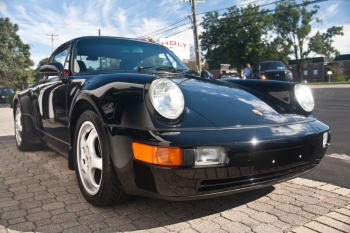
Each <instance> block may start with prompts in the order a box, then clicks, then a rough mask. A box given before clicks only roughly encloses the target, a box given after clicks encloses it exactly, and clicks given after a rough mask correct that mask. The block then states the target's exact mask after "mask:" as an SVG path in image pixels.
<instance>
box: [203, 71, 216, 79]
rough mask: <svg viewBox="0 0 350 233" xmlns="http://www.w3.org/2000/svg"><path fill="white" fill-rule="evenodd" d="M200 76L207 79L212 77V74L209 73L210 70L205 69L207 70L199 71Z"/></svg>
mask: <svg viewBox="0 0 350 233" xmlns="http://www.w3.org/2000/svg"><path fill="white" fill-rule="evenodd" d="M201 77H202V78H207V79H213V74H212V73H210V72H209V71H207V70H202V72H201Z"/></svg>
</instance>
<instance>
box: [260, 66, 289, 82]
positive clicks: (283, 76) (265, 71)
mask: <svg viewBox="0 0 350 233" xmlns="http://www.w3.org/2000/svg"><path fill="white" fill-rule="evenodd" d="M255 76H256V78H257V79H262V80H276V81H289V82H292V81H293V74H292V72H291V71H290V70H288V69H287V67H286V66H285V65H284V63H283V62H281V61H264V62H260V63H259V66H258V70H257V73H256V75H255Z"/></svg>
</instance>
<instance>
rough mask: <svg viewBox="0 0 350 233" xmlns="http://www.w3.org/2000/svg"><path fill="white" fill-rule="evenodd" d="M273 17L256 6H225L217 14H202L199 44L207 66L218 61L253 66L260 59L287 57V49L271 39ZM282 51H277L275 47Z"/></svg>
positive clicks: (218, 63) (212, 65) (233, 64)
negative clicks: (204, 53)
mask: <svg viewBox="0 0 350 233" xmlns="http://www.w3.org/2000/svg"><path fill="white" fill-rule="evenodd" d="M272 23H273V16H272V15H271V14H269V13H268V11H267V10H259V7H258V6H255V5H254V6H253V5H248V6H247V8H240V9H239V8H237V7H231V8H228V12H227V13H225V14H223V15H222V16H220V15H219V14H218V12H214V13H207V14H206V15H205V17H204V22H203V28H204V30H205V31H204V32H203V33H202V34H201V35H200V38H201V47H202V49H203V50H205V51H206V55H205V58H206V59H207V60H208V63H209V65H210V67H211V68H214V67H217V66H219V65H220V64H230V65H231V67H237V68H240V67H244V66H245V64H246V63H250V64H252V65H253V66H254V65H257V64H258V63H259V62H260V61H262V60H284V61H286V60H287V54H288V51H287V50H284V48H282V47H281V46H283V44H282V43H281V41H280V39H275V40H271V38H270V37H271V33H270V32H271V30H272ZM282 49H283V52H281V53H278V51H279V50H282Z"/></svg>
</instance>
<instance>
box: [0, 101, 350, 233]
mask: <svg viewBox="0 0 350 233" xmlns="http://www.w3.org/2000/svg"><path fill="white" fill-rule="evenodd" d="M11 114H12V113H11V109H9V108H0V119H1V121H0V129H1V130H2V131H0V132H1V133H2V134H1V135H0V233H10V232H15V231H20V232H32V231H35V232H124V231H130V232H134V231H136V232H269V233H272V232H294V233H301V232H305V233H307V232H350V194H349V190H348V189H344V188H341V187H338V186H334V185H331V184H326V183H322V182H316V181H312V180H306V179H300V178H296V179H294V180H291V181H289V182H284V183H281V184H278V185H275V186H271V187H267V188H263V189H259V190H255V191H250V192H245V193H241V194H235V195H231V196H226V197H220V198H214V199H207V200H199V201H187V202H171V201H162V200H156V199H150V198H142V197H132V198H131V199H130V200H129V201H127V202H126V203H124V204H119V205H115V206H110V207H107V208H97V207H94V206H91V205H89V204H88V203H86V201H85V199H84V198H83V197H82V195H81V194H80V190H79V188H78V185H77V181H76V177H75V173H74V171H70V170H68V168H67V159H66V158H65V157H63V156H62V155H60V154H58V153H56V152H54V151H53V150H51V149H49V148H46V149H44V150H43V151H37V152H30V153H23V152H20V151H18V150H17V148H16V145H15V138H14V136H13V120H12V115H11ZM10 126H11V128H12V131H11V130H10V128H9V127H10ZM6 133H7V135H6V136H5V135H3V134H6Z"/></svg>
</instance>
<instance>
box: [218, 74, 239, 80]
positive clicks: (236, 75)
mask: <svg viewBox="0 0 350 233" xmlns="http://www.w3.org/2000/svg"><path fill="white" fill-rule="evenodd" d="M222 78H232V79H240V78H241V77H239V74H238V73H226V74H220V76H219V78H218V79H222Z"/></svg>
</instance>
